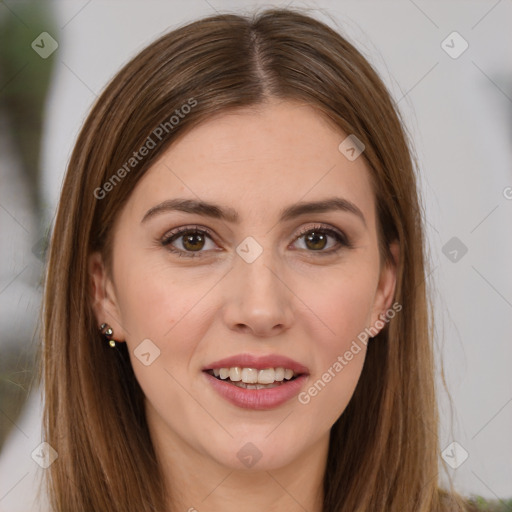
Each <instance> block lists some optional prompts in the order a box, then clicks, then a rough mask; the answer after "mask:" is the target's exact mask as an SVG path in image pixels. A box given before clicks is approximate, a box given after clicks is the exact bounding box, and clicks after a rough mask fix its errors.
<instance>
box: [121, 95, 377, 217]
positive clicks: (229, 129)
mask: <svg viewBox="0 0 512 512" xmlns="http://www.w3.org/2000/svg"><path fill="white" fill-rule="evenodd" d="M347 136H348V134H346V133H344V132H343V131H342V130H340V129H339V128H337V127H335V126H334V125H333V124H332V123H330V122H328V121H327V120H326V119H325V117H324V116H323V115H321V114H320V113H319V112H317V111H316V110H315V109H314V108H312V107H311V106H309V105H306V104H301V103H296V102H290V101H272V102H270V103H268V104H265V105H259V106H258V107H257V108H250V109H245V108H244V109H240V110H236V111H232V112H229V113H223V114H218V115H215V116H214V117H212V118H211V119H208V120H207V121H204V122H202V123H201V124H200V125H198V126H197V127H195V128H194V129H192V130H191V131H189V132H188V133H187V134H186V135H184V136H183V137H181V138H180V139H178V140H177V142H176V143H174V144H173V145H171V146H170V148H169V149H168V150H167V151H166V152H165V153H163V155H162V156H160V158H159V159H158V160H157V162H156V163H155V164H153V166H152V167H151V168H150V169H149V170H148V171H147V172H146V174H145V175H144V176H143V177H142V178H141V180H140V181H139V183H138V184H137V187H136V188H135V190H134V192H133V194H132V196H133V197H132V198H130V201H131V202H132V206H134V207H135V210H136V211H137V212H139V213H142V214H143V213H144V212H145V211H146V210H147V209H149V208H151V207H152V206H154V205H155V204H156V203H158V202H162V201H166V200H168V199H171V198H172V197H175V196H179V197H190V198H191V199H201V200H204V201H209V202H213V203H222V204H223V205H225V206H226V207H231V208H233V209H234V210H236V211H237V212H238V213H239V217H240V220H241V221H243V220H244V217H245V216H246V214H249V213H253V214H254V213H258V215H259V218H262V216H271V215H274V214H275V213H276V212H278V211H281V210H282V208H283V206H286V205H288V204H292V203H296V202H299V201H313V200H319V199H325V198H327V197H333V196H337V197H343V198H345V199H347V200H348V201H351V202H353V203H355V204H357V205H358V207H359V208H360V209H361V210H362V211H363V212H364V214H365V217H367V218H368V217H370V219H371V218H373V215H374V197H373V192H372V189H371V182H370V175H369V170H368V167H367V164H366V162H365V160H364V158H361V157H360V158H357V159H355V160H354V161H350V160H349V159H347V158H346V157H345V156H344V154H343V153H342V152H340V150H339V149H338V148H339V145H340V143H341V142H342V141H343V140H344V139H345V138H346V137H347Z"/></svg>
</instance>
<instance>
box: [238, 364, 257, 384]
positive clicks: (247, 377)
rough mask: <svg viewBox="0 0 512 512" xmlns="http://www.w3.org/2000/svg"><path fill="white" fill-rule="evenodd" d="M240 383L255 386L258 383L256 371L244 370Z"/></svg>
mask: <svg viewBox="0 0 512 512" xmlns="http://www.w3.org/2000/svg"><path fill="white" fill-rule="evenodd" d="M242 382H245V383H246V384H256V382H258V370H256V369H255V368H244V369H243V370H242Z"/></svg>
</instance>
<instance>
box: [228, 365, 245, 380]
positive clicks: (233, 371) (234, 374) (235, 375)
mask: <svg viewBox="0 0 512 512" xmlns="http://www.w3.org/2000/svg"><path fill="white" fill-rule="evenodd" d="M229 378H230V379H231V381H232V382H239V381H241V380H242V368H240V367H239V366H235V367H234V368H230V369H229Z"/></svg>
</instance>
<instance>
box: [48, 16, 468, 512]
mask: <svg viewBox="0 0 512 512" xmlns="http://www.w3.org/2000/svg"><path fill="white" fill-rule="evenodd" d="M271 97H276V98H281V99H291V100H299V101H302V102H307V103H308V104H310V105H312V106H313V107H315V108H316V109H317V110H318V112H319V113H320V114H322V115H324V116H325V118H326V119H328V120H330V122H332V123H334V125H335V126H337V127H338V128H339V129H341V130H343V132H345V133H346V134H355V135H356V136H357V138H358V139H360V140H361V141H362V142H363V144H364V145H365V151H364V154H363V157H364V158H365V159H366V162H367V164H368V167H369V169H370V171H371V177H372V182H373V188H374V193H375V198H376V204H377V211H378V224H379V226H378V227H379V237H380V250H381V256H382V261H385V260H386V259H387V258H389V257H391V255H390V252H389V244H390V242H392V241H394V240H397V241H398V243H399V248H400V258H399V264H398V268H397V283H396V293H395V298H394V299H395V300H396V301H397V302H399V303H400V304H401V305H402V306H403V309H402V311H401V313H400V314H399V315H397V316H396V317H395V318H393V319H392V320H391V321H390V322H389V324H388V325H387V326H386V327H385V328H384V329H383V330H382V331H381V332H380V334H378V335H377V337H376V338H374V339H373V340H372V341H371V342H370V343H369V345H368V351H367V356H366V362H365V365H364V368H363V372H362V375H361V378H360V380H359V382H358V385H357V388H356V391H355V393H354V395H353V398H352V400H351V401H350V403H349V405H348V407H347V408H346V410H345V411H344V413H343V414H342V415H341V417H340V418H339V419H338V420H337V422H336V423H335V424H334V426H333V427H332V430H331V437H330V446H329V453H328V460H327V467H326V473H325V478H324V489H323V490H324V506H323V510H324V512H348V511H350V512H355V511H359V512H384V511H386V512H389V511H400V512H402V511H409V510H414V511H417V512H427V511H428V512H431V511H441V510H448V507H449V505H448V504H447V502H448V501H450V503H451V505H450V507H452V508H450V510H455V509H457V510H463V508H462V507H463V505H462V500H459V498H458V497H457V496H456V495H455V494H454V493H446V492H444V491H442V490H441V489H440V488H439V484H438V453H439V446H438V438H437V428H438V416H437V405H436V399H435V386H434V367H433V354H432V340H431V333H432V325H431V318H432V316H431V307H430V304H429V301H428V299H427V293H426V283H425V278H426V270H427V269H426V268H425V265H426V263H425V247H424V234H423V226H422V223H423V221H422V207H421V204H420V202H419V200H418V194H417V188H416V176H415V165H414V163H413V162H414V158H413V157H412V156H411V155H412V152H411V145H410V142H409V141H408V137H407V135H406V133H405V131H404V128H403V125H402V120H401V118H400V114H399V112H398V111H397V109H396V108H395V105H394V103H393V101H392V99H391V98H390V95H389V93H388V91H387V90H386V87H385V85H384V84H383V82H382V81H381V79H380V78H379V77H378V76H377V74H376V73H375V71H374V70H373V69H372V67H371V65H370V64H369V63H368V62H367V60H366V59H365V58H364V57H363V56H362V55H361V53H359V52H358V51H357V50H356V48H355V47H354V46H353V45H352V44H350V43H349V42H348V41H347V40H346V39H345V38H343V37H342V36H341V35H340V34H338V33H337V32H336V31H334V30H333V29H331V28H329V27H328V26H327V25H325V24H323V23H322V22H320V21H317V20H315V19H314V18H312V17H310V16H308V15H306V14H303V13H301V12H299V11H297V10H289V9H272V10H266V11H263V12H260V13H256V14H254V15H252V16H247V17H243V16H238V15H233V14H225V15H215V16H211V17H209V18H204V19H201V20H199V21H196V22H193V23H190V24H188V25H186V26H183V27H181V28H179V29H177V30H174V31H172V32H170V33H168V34H166V35H164V36H163V37H160V38H159V39H158V40H157V41H155V42H154V43H152V44H151V45H149V46H148V47H147V48H146V49H144V50H143V51H142V52H141V53H139V54H138V55H137V56H136V57H135V58H134V59H133V60H131V61H130V62H128V64H126V65H125V67H124V68H123V69H122V70H121V71H120V72H119V73H118V74H117V75H116V76H115V77H114V78H113V79H112V81H111V82H110V83H109V84H108V86H107V87H106V89H105V90H104V92H103V93H102V94H101V96H100V97H99V98H98V99H97V101H96V103H95V105H94V107H93V108H92V111H91V113H90V115H89V116H88V118H87V120H86V121H85V124H84V126H83V128H82V130H81V132H80V134H79V137H78V140H77V142H76V145H75V148H74V151H73V153H72V156H71V160H70V162H69V166H68V169H67V172H66V176H65V180H64V185H63V189H62V194H61V199H60V203H59V207H58V212H57V216H56V220H55V224H54V228H53V234H52V238H51V246H50V252H49V260H48V267H47V274H46V280H45V295H44V305H43V345H42V351H41V377H42V379H43V382H44V388H43V389H44V399H45V404H44V425H43V428H44V437H45V440H46V441H47V442H48V443H50V445H51V446H52V447H53V448H54V449H55V450H56V451H57V452H58V459H57V461H56V462H54V463H53V464H52V465H51V466H50V467H49V468H48V469H47V470H46V483H47V490H48V492H49V497H50V501H51V504H52V506H53V508H54V510H56V511H59V512H61V511H62V512H69V511H71V510H72V511H74V512H90V511H92V510H110V511H112V512H126V511H129V510H136V511H138V512H142V511H150V510H152V511H162V510H164V509H165V503H166V501H165V500H166V489H165V488H164V484H163V481H164V480H163V477H162V474H161V472H160V468H159V465H158V463H157V457H156V454H155V452H154V449H153V445H152V442H151V438H150V436H149V432H148V427H147V424H146V419H145V414H144V407H143V398H144V397H143V392H142V390H141V388H140V387H139V385H138V382H137V380H136V378H135V376H134V373H133V371H132V368H131V365H130V361H129V357H128V353H127V349H126V344H121V346H120V347H119V348H118V349H117V351H112V350H111V349H110V348H109V347H108V345H107V344H106V343H105V341H104V340H103V338H102V337H101V335H100V333H99V332H98V327H97V321H96V319H95V318H94V314H93V311H92V307H91V292H90V278H89V276H88V256H89V254H90V253H91V252H92V251H96V250H98V251H101V252H102V254H103V257H104V259H105V261H106V263H107V269H111V263H112V262H111V240H112V227H113V224H114V222H115V220H116V218H117V217H118V215H119V213H120V211H121V209H122V207H123V205H124V204H125V202H126V200H127V199H128V197H129V196H130V193H131V191H132V190H133V188H134V187H135V186H136V184H137V182H138V180H139V179H140V178H141V177H142V176H143V174H144V173H145V172H146V171H147V169H148V168H149V167H150V166H151V165H152V163H154V162H155V160H156V159H157V158H158V157H159V156H160V155H161V154H162V152H164V151H165V150H166V149H167V148H168V147H169V145H170V144H171V143H172V142H173V141H175V140H176V139H177V138H178V137H181V136H183V135H184V134H185V133H187V132H188V131H189V130H190V129H191V128H193V127H195V126H197V125H198V124H199V123H200V122H202V121H204V120H206V119H209V118H211V116H212V115H214V114H217V113H222V112H226V111H228V110H229V109H236V108H239V107H248V106H255V105H258V104H261V103H262V102H264V101H265V100H266V99H268V98H271ZM192 104H193V108H192V107H190V105H192ZM184 105H189V107H190V108H187V109H185V108H184V107H183V106H184ZM180 109H181V110H180ZM176 110H178V112H177V113H176V114H175V117H176V119H175V120H174V121H170V118H171V116H172V115H173V113H175V112H176ZM180 112H181V114H180ZM184 112H185V113H186V115H185V114H183V113H184ZM166 122H167V125H165V124H162V123H166ZM159 127H160V130H159V131H157V130H158V128H159ZM162 127H165V129H164V128H162ZM155 133H158V134H159V136H158V137H157V136H156V135H155ZM148 137H151V138H152V140H153V142H156V144H155V147H154V148H152V149H151V150H150V151H149V152H147V154H146V156H144V158H141V159H140V161H139V160H138V161H137V162H136V163H135V165H131V164H134V162H131V164H130V165H129V166H127V162H130V158H131V157H132V155H133V152H134V151H137V150H138V149H139V148H141V147H142V146H143V145H147V144H148ZM123 166H124V167H123ZM123 168H124V170H125V171H126V172H124V173H123V172H122V171H121V172H120V171H119V170H120V169H123ZM114 175H116V176H117V178H114ZM118 178H119V179H118ZM107 182H108V183H110V186H105V184H106V183H107ZM107 188H108V193H104V192H105V190H106V189H107ZM171 492H172V489H171ZM445 498H446V499H445ZM453 507H456V508H453Z"/></svg>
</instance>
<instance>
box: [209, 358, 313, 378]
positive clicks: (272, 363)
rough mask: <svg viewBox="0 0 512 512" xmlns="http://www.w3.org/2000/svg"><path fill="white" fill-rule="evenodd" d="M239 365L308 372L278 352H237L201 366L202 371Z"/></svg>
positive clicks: (304, 367) (302, 366)
mask: <svg viewBox="0 0 512 512" xmlns="http://www.w3.org/2000/svg"><path fill="white" fill-rule="evenodd" d="M235 366H239V367H241V368H255V369H256V370H264V369H265V368H279V367H281V368H285V369H286V368H289V369H290V370H293V371H294V372H295V373H296V374H304V373H305V374H309V370H308V368H307V367H306V366H304V365H302V364H300V363H298V362H297V361H294V360H293V359H290V358H289V357H286V356H280V355H278V354H267V355H259V356H256V355H252V354H238V355H236V356H231V357H226V358H224V359H219V360H218V361H214V362H212V363H209V364H208V365H207V366H205V367H204V368H203V371H206V370H213V369H214V368H233V367H235Z"/></svg>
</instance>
